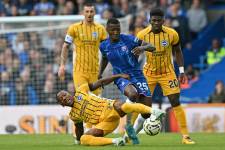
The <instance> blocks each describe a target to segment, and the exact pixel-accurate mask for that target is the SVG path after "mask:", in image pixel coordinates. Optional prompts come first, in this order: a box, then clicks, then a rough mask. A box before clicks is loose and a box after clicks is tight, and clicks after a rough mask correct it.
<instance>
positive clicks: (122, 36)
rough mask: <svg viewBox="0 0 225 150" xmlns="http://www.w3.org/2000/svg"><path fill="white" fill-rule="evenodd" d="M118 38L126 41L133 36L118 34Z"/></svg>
mask: <svg viewBox="0 0 225 150" xmlns="http://www.w3.org/2000/svg"><path fill="white" fill-rule="evenodd" d="M120 37H121V38H122V39H127V38H132V37H134V36H133V35H131V34H120Z"/></svg>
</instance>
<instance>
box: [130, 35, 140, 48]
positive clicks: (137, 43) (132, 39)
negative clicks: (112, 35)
mask: <svg viewBox="0 0 225 150" xmlns="http://www.w3.org/2000/svg"><path fill="white" fill-rule="evenodd" d="M128 39H129V43H130V45H132V47H137V46H141V44H142V40H140V39H139V38H137V37H135V36H133V35H129V36H128Z"/></svg>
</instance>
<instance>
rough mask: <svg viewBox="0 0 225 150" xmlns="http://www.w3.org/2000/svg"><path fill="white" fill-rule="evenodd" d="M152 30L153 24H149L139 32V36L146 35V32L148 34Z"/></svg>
mask: <svg viewBox="0 0 225 150" xmlns="http://www.w3.org/2000/svg"><path fill="white" fill-rule="evenodd" d="M150 31H151V26H150V25H149V26H147V27H145V28H144V29H142V30H141V31H139V32H138V34H137V36H138V37H139V36H144V35H146V34H148V33H149V32H150Z"/></svg>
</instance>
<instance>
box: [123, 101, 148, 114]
mask: <svg viewBox="0 0 225 150" xmlns="http://www.w3.org/2000/svg"><path fill="white" fill-rule="evenodd" d="M121 109H122V111H123V112H125V113H132V112H136V113H141V114H149V113H150V112H151V110H152V109H151V107H148V106H146V105H143V104H139V103H133V104H130V103H124V104H123V105H122V106H121Z"/></svg>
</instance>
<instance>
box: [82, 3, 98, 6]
mask: <svg viewBox="0 0 225 150" xmlns="http://www.w3.org/2000/svg"><path fill="white" fill-rule="evenodd" d="M83 6H87V7H92V6H93V7H95V5H94V3H91V2H85V3H84V5H83Z"/></svg>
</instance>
